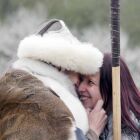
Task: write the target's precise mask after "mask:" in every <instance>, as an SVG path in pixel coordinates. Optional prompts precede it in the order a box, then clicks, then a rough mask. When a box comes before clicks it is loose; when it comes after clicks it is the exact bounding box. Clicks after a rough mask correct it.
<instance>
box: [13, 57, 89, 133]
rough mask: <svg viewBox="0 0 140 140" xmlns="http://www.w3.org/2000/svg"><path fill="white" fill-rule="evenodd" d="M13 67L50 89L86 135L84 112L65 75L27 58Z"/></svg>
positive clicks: (86, 121)
mask: <svg viewBox="0 0 140 140" xmlns="http://www.w3.org/2000/svg"><path fill="white" fill-rule="evenodd" d="M13 67H14V68H16V69H22V70H25V71H27V72H29V73H30V74H32V75H34V76H35V77H37V78H38V79H39V80H41V81H42V82H43V83H44V85H45V86H46V87H49V88H50V89H52V90H53V91H54V92H55V93H56V94H57V95H58V96H59V97H60V99H61V100H62V101H63V102H64V103H65V105H66V106H67V107H68V109H69V110H70V111H71V113H72V114H73V116H74V119H75V123H76V127H78V128H80V129H81V130H82V131H83V132H84V134H86V133H87V131H88V118H87V114H86V111H85V109H84V107H83V105H82V104H81V102H80V100H79V99H78V97H77V95H76V93H75V90H74V86H73V84H72V82H71V81H70V79H69V78H68V77H67V75H65V74H64V73H62V72H59V71H58V70H57V69H56V68H54V67H52V66H50V65H48V64H46V63H44V62H41V61H38V60H31V59H27V58H26V59H21V60H18V61H16V62H15V63H14V64H13ZM80 116H82V117H80Z"/></svg>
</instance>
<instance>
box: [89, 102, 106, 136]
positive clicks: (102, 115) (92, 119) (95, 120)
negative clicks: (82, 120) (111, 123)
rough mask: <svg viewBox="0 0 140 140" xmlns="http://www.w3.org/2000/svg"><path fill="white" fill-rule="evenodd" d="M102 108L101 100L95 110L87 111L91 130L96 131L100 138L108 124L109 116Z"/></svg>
mask: <svg viewBox="0 0 140 140" xmlns="http://www.w3.org/2000/svg"><path fill="white" fill-rule="evenodd" d="M102 106H103V100H99V101H98V102H97V103H96V105H95V107H94V109H93V110H91V111H90V110H89V109H87V113H88V119H89V128H90V129H91V130H92V131H94V132H95V133H96V134H97V136H98V137H99V136H100V134H101V132H102V131H103V129H104V127H105V125H106V122H107V115H106V112H105V110H104V109H103V108H102Z"/></svg>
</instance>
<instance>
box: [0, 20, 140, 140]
mask: <svg viewBox="0 0 140 140" xmlns="http://www.w3.org/2000/svg"><path fill="white" fill-rule="evenodd" d="M17 56H18V58H19V59H18V60H17V61H16V62H14V63H13V64H12V66H11V68H10V69H9V70H8V71H7V72H6V73H5V74H4V75H2V76H1V78H0V139H1V140H98V139H99V138H100V139H103V140H111V139H112V121H111V120H112V88H111V86H112V85H111V55H110V54H105V55H104V56H103V54H102V53H101V52H100V51H99V50H98V49H97V48H95V47H94V46H93V45H92V44H89V43H83V42H80V41H79V40H78V39H77V38H75V37H74V36H73V35H72V34H71V32H70V31H69V29H68V28H67V27H66V25H65V23H64V22H63V21H61V20H51V21H50V22H48V23H45V25H44V26H43V27H42V28H41V29H40V30H39V31H38V32H37V33H36V34H34V35H31V36H28V37H26V38H25V39H23V40H22V41H21V42H20V44H19V47H18V51H17ZM121 65H122V71H123V72H125V74H126V75H127V73H129V71H127V66H125V63H124V61H123V60H122V59H121ZM123 75H124V74H123ZM123 75H122V77H123V78H124V76H123ZM126 75H125V77H126ZM127 77H128V79H129V85H130V83H131V82H132V83H133V85H132V86H128V87H127V83H128V79H123V80H122V81H121V82H122V84H123V82H125V85H124V86H123V87H122V92H123V95H121V96H124V97H125V98H128V100H127V101H125V99H124V98H123V99H122V101H123V104H124V105H122V110H123V111H124V112H123V113H124V114H123V116H122V118H123V120H122V123H123V124H124V126H123V127H124V128H123V129H122V137H124V140H125V139H129V138H131V137H132V138H133V139H135V140H137V139H138V138H139V131H140V129H139V118H140V111H139V107H140V106H139V102H138V101H140V97H139V91H138V90H137V88H136V87H135V85H134V82H133V79H132V78H131V75H127ZM126 82H127V83H126ZM125 87H127V89H126V88H125ZM123 88H124V89H123ZM128 90H129V91H130V92H131V93H132V91H133V93H132V94H131V93H128V92H127V91H128ZM124 91H125V92H124ZM121 94H122V93H121ZM131 96H132V97H131ZM129 98H131V100H130V99H129ZM132 105H133V106H132ZM129 113H130V114H129ZM127 119H128V120H129V121H127ZM101 133H102V134H101Z"/></svg>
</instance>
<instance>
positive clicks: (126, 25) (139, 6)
mask: <svg viewBox="0 0 140 140" xmlns="http://www.w3.org/2000/svg"><path fill="white" fill-rule="evenodd" d="M38 4H40V5H41V6H42V9H43V10H44V12H45V13H46V12H47V13H48V17H47V18H60V19H63V20H65V22H66V23H67V24H68V25H69V26H71V27H75V28H77V29H79V30H80V29H82V28H84V27H88V26H89V25H96V24H98V25H101V26H104V25H105V26H109V25H110V22H109V21H110V7H109V6H110V0H40V1H38V0H0V20H1V21H3V20H4V19H5V18H6V17H7V15H11V14H12V13H13V12H16V11H17V10H18V9H19V8H21V7H26V8H28V9H32V10H33V8H35V6H36V5H38ZM34 10H35V9H34ZM139 23H140V0H122V1H121V27H122V29H123V30H124V31H125V32H127V33H128V35H129V37H130V39H129V43H130V46H133V45H134V46H135V45H138V44H140V41H139V36H140V24H139ZM132 44H133V45H132Z"/></svg>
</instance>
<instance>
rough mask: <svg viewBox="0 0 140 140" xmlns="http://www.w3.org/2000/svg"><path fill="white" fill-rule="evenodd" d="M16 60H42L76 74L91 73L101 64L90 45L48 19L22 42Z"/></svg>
mask: <svg viewBox="0 0 140 140" xmlns="http://www.w3.org/2000/svg"><path fill="white" fill-rule="evenodd" d="M18 57H19V58H20V59H22V58H30V59H35V60H42V61H44V62H46V63H48V64H52V65H53V66H56V67H58V68H62V69H65V70H67V71H73V72H75V73H80V74H86V75H89V74H94V73H95V72H97V71H98V70H99V67H101V65H102V61H103V54H102V53H101V52H100V51H99V50H98V49H97V48H95V47H94V46H93V45H92V44H90V43H87V42H81V41H79V40H78V39H77V38H76V37H74V36H73V35H72V34H71V32H70V31H69V29H68V28H67V27H66V25H65V23H64V22H63V21H62V20H51V21H50V22H48V23H45V25H44V26H43V27H42V28H41V29H40V30H39V31H38V32H37V34H34V35H31V36H29V37H26V38H25V39H23V40H22V41H21V42H20V44H19V48H18Z"/></svg>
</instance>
